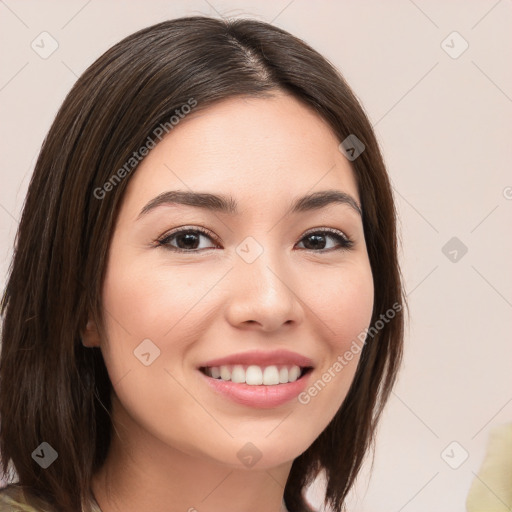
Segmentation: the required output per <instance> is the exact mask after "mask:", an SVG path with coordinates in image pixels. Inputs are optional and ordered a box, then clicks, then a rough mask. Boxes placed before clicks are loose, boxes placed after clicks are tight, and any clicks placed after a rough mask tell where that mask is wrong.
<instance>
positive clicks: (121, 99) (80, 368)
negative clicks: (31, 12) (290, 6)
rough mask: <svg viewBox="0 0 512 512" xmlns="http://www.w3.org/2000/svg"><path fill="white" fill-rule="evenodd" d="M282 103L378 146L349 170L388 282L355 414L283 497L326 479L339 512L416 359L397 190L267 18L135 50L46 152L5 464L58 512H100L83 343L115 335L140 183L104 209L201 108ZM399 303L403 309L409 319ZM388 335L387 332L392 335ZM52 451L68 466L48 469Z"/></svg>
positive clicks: (124, 50) (317, 71)
mask: <svg viewBox="0 0 512 512" xmlns="http://www.w3.org/2000/svg"><path fill="white" fill-rule="evenodd" d="M276 90H279V91H284V92H287V93H289V94H291V95H293V96H294V97H295V98H297V99H298V100H299V101H301V102H303V104H305V105H308V106H310V107H312V108H313V109H314V110H315V111H316V112H317V113H318V114H319V116H321V117H322V118H323V119H325V120H326V121H327V122H328V123H329V125H330V127H331V128H332V130H333V132H334V133H335V134H336V135H337V136H338V137H339V140H340V141H343V140H344V139H346V137H348V136H349V135H351V134H355V135H356V136H357V138H358V139H359V140H360V141H362V143H363V144H364V146H365V149H364V151H363V152H362V153H361V155H360V156H359V157H358V158H356V159H355V160H353V161H352V162H351V164H352V168H353V171H354V173H355V176H356V179H357V183H358V188H359V193H360V198H361V205H362V211H363V226H364V234H365V238H366V244H367V248H368V254H369V260H370V264H371V268H372V272H373V280H374V289H375V295H374V310H373V315H372V325H373V324H374V323H375V322H376V321H378V319H379V317H380V315H381V314H382V313H384V312H385V311H387V310H389V309H390V308H392V307H393V305H395V309H396V311H397V314H396V316H395V318H394V319H393V321H390V322H386V323H385V325H384V326H383V327H382V329H380V330H379V331H378V332H377V333H376V334H375V335H374V336H373V337H372V339H371V340H370V339H369V337H368V339H367V343H365V344H364V347H363V348H362V351H361V357H360V361H359V365H358V368H357V371H356V374H355V377H354V380H353V382H352V385H351V387H350V390H349V392H348V395H347V397H346V399H345V400H344V402H343V404H342V406H341V408H340V409H339V411H338V412H337V413H336V415H335V417H334V418H333V420H332V421H331V422H330V423H329V425H328V426H327V427H326V428H325V430H324V431H323V432H322V433H321V434H320V435H319V437H318V438H317V439H316V440H315V441H314V442H313V444H312V445H311V446H310V447H309V448H308V449H307V450H306V451H305V452H304V453H302V454H301V455H300V456H298V457H297V458H296V459H295V460H294V462H293V465H292V468H291V472H290V475H289V478H288V481H287V482H286V487H285V491H284V498H285V502H286V505H287V507H288V509H289V510H290V511H292V512H299V511H304V510H309V508H308V506H307V502H306V501H305V499H304V497H303V493H304V491H305V489H306V487H307V485H309V484H310V483H311V482H312V481H313V479H314V478H315V476H317V474H318V473H319V472H320V471H322V470H323V471H324V472H325V477H326V482H327V489H326V501H325V502H326V504H330V506H331V507H333V510H335V511H340V510H342V508H343V503H344V500H345V498H346V495H347V493H348V491H349V490H350V488H351V486H352V485H353V483H354V480H355V477H356V476H357V474H358V472H359V470H360V467H361V464H362V461H363V459H364V457H365V454H366V453H367V451H368V450H369V448H371V447H372V445H373V441H374V435H375V429H376V425H377V421H378V419H379V416H380V414H381V411H382V408H383V406H384V404H385V402H386V400H387V398H388V396H389V394H390V392H391V388H392V386H393V384H394V381H395V379H396V374H397V371H398V368H399V365H400V361H401V357H402V344H403V323H404V322H403V314H402V313H400V311H401V309H402V304H404V298H403V293H402V287H401V277H400V270H399V267H398V260H397V235H396V215H395V207H394V203H393V197H392V191H391V186H390V183H389V180H388V176H387V173H386V169H385V165H384V162H383V159H382V156H381V154H380V151H379V148H378V145H377V141H376V138H375V135H374V133H373V131H372V127H371V124H370V122H369V121H368V119H367V117H366V115H365V113H364V111H363V109H362V107H361V106H360V104H359V102H358V100H357V99H356V97H355V95H354V94H353V93H352V91H351V90H350V88H349V87H348V85H347V84H346V82H345V81H344V79H343V77H342V76H341V75H340V74H339V72H338V71H337V70H336V69H335V68H334V67H333V66H332V65H331V64H330V63H329V62H328V61H327V60H326V59H325V58H324V57H322V56H321V55H320V54H319V53H317V52H316V51H315V50H313V49H312V48H310V47H309V46H308V45H307V44H305V43H304V42H303V41H301V40H300V39H298V38H296V37H294V36H292V35H291V34H289V33H287V32H285V31H284V30H282V29H279V28H277V27H274V26H272V25H269V24H267V23H262V22H259V21H254V20H241V19H239V20H229V21H224V20H218V19H213V18H207V17H199V16H196V17H185V18H179V19H174V20H170V21H165V22H163V23H159V24H157V25H154V26H151V27H148V28H145V29H143V30H140V31H138V32H136V33H135V34H132V35H130V36H128V37H126V38H125V39H124V40H122V41H121V42H119V43H118V44H116V45H115V46H113V47H112V48H111V49H109V50H108V51H107V52H106V53H104V54H103V55H102V56H101V57H100V58H99V59H98V60H96V61H95V62H94V63H93V64H92V65H91V66H90V67H89V68H88V69H87V70H86V71H85V72H84V73H83V75H82V76H81V77H80V78H79V79H78V80H77V82H76V83H75V85H74V86H73V88H72V90H71V91H70V93H69V94H68V96H67V97H66V99H65V101H64V103H63V105H62V106H61V108H60V110H59V112H58V113H57V116H56V118H55V121H54V122H53V124H52V126H51V128H50V131H49V133H48V135H47V137H46V139H45V141H44V143H43V146H42V149H41V152H40V154H39V157H38V160H37V163H36V167H35V170H34V174H33V176H32V179H31V182H30V186H29V189H28V194H27V196H26V201H25V205H24V209H23V214H22V218H21V222H20V225H19V229H18V233H17V236H16V241H15V252H14V258H13V261H12V265H11V268H10V274H9V278H8V282H7V286H6V289H5V292H4V295H3V298H2V308H1V313H2V316H3V318H4V325H3V333H2V352H1V361H0V417H1V418H2V420H3V421H2V422H1V430H0V456H1V459H2V470H3V472H4V475H8V477H10V473H9V465H10V464H12V468H13V469H15V470H16V473H17V475H18V479H19V484H20V485H23V486H25V487H26V488H27V489H30V490H31V492H32V493H33V494H34V495H35V496H39V497H41V498H43V499H45V500H46V501H47V502H48V503H51V504H53V505H54V506H56V507H57V508H58V509H59V510H66V511H67V510H74V511H76V510H79V509H80V508H81V507H82V506H84V505H85V506H88V503H89V502H88V499H89V497H90V494H89V493H90V484H91V477H92V475H93V474H94V473H95V472H96V471H97V470H98V469H99V468H100V467H101V465H102V463H103V462H104V460H105V458H106V455H107V450H108V448H109V443H110V439H111V437H110V436H111V427H112V424H111V418H110V414H109V412H110V404H111V402H110V393H111V391H112V385H111V382H110V380H109V377H108V374H107V370H106V368H105V364H104V361H103V358H102V355H101V352H100V350H99V348H86V347H84V346H83V345H82V343H81V341H80V333H81V332H82V331H83V330H84V327H85V324H86V322H87V319H88V316H89V314H92V315H93V318H94V319H95V320H96V323H97V324H98V326H99V328H100V331H103V328H102V302H101V289H102V282H103V277H104V273H105V266H106V265H105V264H106V256H107V253H108V249H109V242H110V239H111V236H112V229H113V225H114V222H115V219H116V215H117V212H118V211H119V206H120V203H121V201H122V198H123V191H124V190H125V188H126V186H127V184H128V182H129V179H130V176H131V175H132V174H133V170H131V171H130V172H127V173H125V174H127V175H126V177H124V179H120V180H119V182H118V183H116V186H113V187H112V188H111V189H110V190H109V191H108V193H105V194H103V197H102V198H101V199H99V198H98V192H97V191H98V189H101V188H102V187H103V186H104V184H105V183H106V182H108V181H109V180H110V179H111V178H112V176H113V174H114V173H115V172H116V171H117V170H118V169H121V168H122V167H123V165H125V164H126V162H127V161H128V160H129V159H130V158H131V157H132V155H133V153H134V152H136V151H137V150H138V149H139V148H140V147H141V146H143V145H144V144H145V142H146V140H147V139H148V136H149V135H151V134H152V133H153V132H154V130H155V129H156V128H157V127H158V126H160V125H161V124H162V123H165V122H167V121H168V120H169V118H170V116H172V115H173V114H174V113H175V111H176V109H179V108H180V107H181V106H182V105H184V104H187V102H189V100H190V99H191V98H194V100H195V101H196V102H197V106H196V108H195V110H196V111H197V110H199V109H204V108H207V107H208V106H210V105H212V104H213V103H215V102H217V101H220V100H223V99H226V98H230V97H233V96H244V95H245V96H256V97H262V96H266V95H269V94H271V93H272V92H273V91H276ZM397 304H398V305H399V306H398V307H396V305H397ZM381 323H382V322H381ZM42 442H47V443H49V444H50V445H51V446H52V447H54V448H55V449H56V451H57V452H58V459H57V461H56V462H55V463H53V464H51V465H50V466H49V467H48V468H47V469H42V468H41V467H40V466H39V465H38V464H37V463H36V462H35V461H34V460H33V458H32V457H31V453H32V452H33V450H35V448H36V447H38V446H39V445H40V443H42Z"/></svg>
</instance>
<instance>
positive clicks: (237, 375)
mask: <svg viewBox="0 0 512 512" xmlns="http://www.w3.org/2000/svg"><path fill="white" fill-rule="evenodd" d="M231 382H240V383H244V382H245V372H244V367H243V366H240V365H238V364H237V365H235V366H233V371H232V372H231Z"/></svg>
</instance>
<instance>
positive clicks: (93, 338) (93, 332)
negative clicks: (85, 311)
mask: <svg viewBox="0 0 512 512" xmlns="http://www.w3.org/2000/svg"><path fill="white" fill-rule="evenodd" d="M81 338H82V345H83V346H84V347H99V346H100V336H99V333H98V328H97V326H96V323H95V322H94V321H93V320H90V319H89V321H88V322H87V325H86V326H85V330H84V331H83V332H82V336H81Z"/></svg>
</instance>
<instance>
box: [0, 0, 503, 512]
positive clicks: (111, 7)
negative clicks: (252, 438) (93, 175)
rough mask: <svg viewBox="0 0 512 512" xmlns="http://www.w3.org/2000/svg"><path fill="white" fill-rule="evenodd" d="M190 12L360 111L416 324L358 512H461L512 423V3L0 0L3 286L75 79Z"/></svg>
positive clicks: (353, 505) (358, 497)
mask: <svg viewBox="0 0 512 512" xmlns="http://www.w3.org/2000/svg"><path fill="white" fill-rule="evenodd" d="M190 14H206V15H213V16H220V15H222V16H249V17H255V18H258V19H261V20H264V21H271V22H273V23H274V24H275V25H277V26H279V27H282V28H284V29H286V30H288V31H290V32H292V33H293V34H295V35H297V36H299V37H301V38H303V39H304V40H305V41H307V42H308V43H310V44H311V45H312V46H313V47H314V48H316V49H317V50H318V51H320V52H321V53H323V54H324V55H325V56H326V57H327V58H329V59H330V60H331V61H332V62H333V63H334V64H335V65H336V66H337V67H338V68H339V69H340V70H341V71H342V73H343V74H344V75H345V77H346V78H347V80H348V81H349V83H350V85H351V86H352V87H353V88H354V90H355V91H356V93H357V95H358V96H359V97H360V99H361V100H362V102H363V104H364V106H365V108H366V110H367V112H368V115H369V117H370V119H371V120H372V123H373V124H374V127H375V130H376V132H377V136H378V138H379V140H380V142H381V145H382V149H383V152H384V156H385V159H386V162H387V165H388V168H389V172H390V175H391V178H392V181H393V184H394V188H395V194H396V201H397V205H398V208H399V212H400V216H401V229H402V238H403V271H404V276H405V282H406V289H407V292H408V299H409V304H410V315H411V322H410V326H409V329H408V333H407V340H406V342H407V345H406V355H405V363H404V367H403V369H402V372H401V375H400V381H399V383H398V385H397V387H396V388H395V393H394V395H393V397H392V399H391V401H390V403H389V405H388V407H387V410H386V414H385V417H384V419H383V422H382V424H381V428H380V430H379V435H378V439H377V453H376V458H375V468H374V472H373V476H372V478H371V479H368V474H367V473H368V469H369V465H367V466H366V467H365V471H364V472H363V474H362V477H361V479H360V481H359V484H358V486H357V489H356V492H354V493H353V495H352V497H351V500H350V511H353V512H363V511H371V512H374V511H375V512H376V511H397V512H398V511H405V512H407V511H415V512H422V511H425V512H427V511H428V512H431V511H432V510H436V512H442V511H450V512H454V511H462V510H464V501H465V497H466V495H467V492H468V490H469V486H470V483H471V481H472V479H473V478H474V472H477V471H478V469H479V467H480V464H481V462H482V458H483V454H484V450H485V445H486V442H487V437H488V434H489V432H490V430H491V428H492V427H493V426H494V425H499V424H503V423H505V422H510V421H512V386H511V380H512V379H511V361H512V346H511V343H510V332H511V331H512V321H511V308H512V280H511V272H510V261H512V258H511V256H512V237H511V236H510V219H511V211H512V176H511V174H510V162H511V160H512V159H511V157H512V144H511V134H512V116H511V114H512V67H510V62H512V41H511V35H510V27H511V26H512V24H511V22H512V2H511V1H510V0H501V1H495V0H489V1H487V0H485V1H484V0H479V1H476V0H472V1H462V0H459V1H450V2H445V1H440V0H439V1H426V0H414V2H413V1H412V0H410V1H408V0H393V1H386V2H378V1H376V0H374V1H360V2H356V1H340V2H334V1H325V0H324V1H315V2H307V1H305V0H294V1H293V0H292V1H291V2H290V1H289V0H284V1H275V2H256V1H241V0H238V1H237V0H232V1H220V0H210V1H208V2H207V1H205V0H197V1H187V2H185V1H179V2H170V1H153V2H147V1H129V2H120V1H112V0H109V1H100V0H92V1H89V2H87V1H85V0H84V1H60V2H57V1H44V2H43V1H22V0H4V1H0V43H1V45H0V48H1V50H0V51H1V55H0V59H1V61H0V109H1V117H0V118H1V120H2V121H1V128H0V129H1V133H0V144H1V147H0V149H1V155H2V165H1V169H2V170H1V187H0V262H1V264H0V286H1V287H2V289H3V287H4V285H5V278H6V274H7V270H8V262H9V259H10V257H11V254H12V243H13V240H14V235H15V231H16V227H17V220H16V219H18V218H19V216H20V211H21V207H22V204H23V200H24V197H25V194H26V190H27V186H28V180H29V178H30V175H31V173H32V170H33V165H34V159H35V157H36V155H37V153H38V150H39V148H40V145H41V143H42V141H43V138H44V136H45V134H46V132H47V130H48V128H49V126H50V123H51V122H52V120H53V117H54V115H55V113H56V111H57V109H58V107H59V106H60V104H61V102H62V100H63V99H64V96H65V94H66V93H67V92H68V91H69V89H70V88H71V86H72V84H73V83H74V82H75V80H76V78H77V76H79V75H80V74H81V73H82V72H83V71H84V70H85V68H86V67H87V66H88V65H89V64H90V63H92V62H93V61H94V60H95V59H96V58H97V57H98V56H99V55H100V54H101V53H102V52H104V51H105V50H106V49H107V48H109V47H110V46H111V45H112V44H114V43H116V42H117V41H119V40H120V39H122V38H123V37H124V36H126V35H128V34H130V33H132V32H134V31H136V30H138V29H140V28H142V27H146V26H148V25H150V24H153V23H157V22H160V21H162V20H165V19H170V18H175V17H178V16H182V15H190ZM43 31H47V32H48V33H49V34H51V36H52V37H53V38H54V39H55V40H56V41H57V42H58V45H59V46H58V49H57V50H56V51H55V53H53V54H52V55H51V56H49V57H48V58H47V59H42V58H41V57H40V56H39V55H38V54H37V53H36V52H35V51H34V50H33V49H32V48H31V42H32V41H34V40H36V43H37V41H38V40H39V39H37V38H38V36H39V34H40V33H41V32H43ZM453 31H457V32H458V33H459V34H460V36H461V37H462V38H463V39H461V38H460V37H459V36H457V35H455V36H454V35H451V36H450V37H448V36H449V35H450V34H451V33H452V32H453ZM447 37H448V39H447ZM444 40H446V42H445V43H444V44H442V42H443V41H444ZM464 40H465V41H467V43H468V44H469V47H468V49H467V50H466V51H465V52H464V53H462V54H461V55H460V56H458V58H452V57H451V56H450V55H449V54H448V53H447V51H448V52H451V53H452V55H455V54H456V53H458V51H460V50H461V49H463V45H464ZM45 47H46V48H49V40H48V44H47V45H45ZM445 50H446V51H445ZM507 63H508V64H507ZM507 224H508V226H507ZM507 228H508V229H507ZM452 237H457V239H458V240H459V241H456V242H455V243H456V244H459V247H457V245H455V246H453V247H452V246H448V248H447V249H446V250H445V252H446V253H447V255H448V256H445V254H444V253H443V251H442V248H443V247H444V246H445V244H446V243H447V242H448V241H449V240H450V239H451V238H452ZM461 242H462V243H463V244H464V245H465V246H466V247H467V249H468V251H467V253H466V254H465V255H463V256H462V252H461V250H460V243H461ZM454 250H455V251H456V252H453V251H454ZM450 251H451V252H450ZM455 257H456V258H457V260H456V261H451V260H450V258H451V259H453V258H455ZM507 262H509V263H508V264H507ZM452 441H457V443H459V445H460V447H459V446H456V447H455V448H454V451H451V449H449V450H448V454H449V455H450V456H451V457H448V458H447V457H446V456H445V458H446V459H447V460H449V461H450V462H451V464H452V465H454V461H455V463H456V462H457V461H459V460H460V459H459V458H460V457H461V456H462V454H463V451H462V450H465V451H467V452H468V454H469V457H468V459H467V460H466V461H465V462H464V463H463V464H462V465H461V466H460V467H459V468H458V469H452V468H451V467H449V465H448V464H447V462H445V460H444V459H443V457H442V456H441V454H442V452H443V450H444V449H445V448H446V447H447V446H448V445H449V444H450V443H451V442H452ZM313 491H314V490H313ZM318 492H320V487H318V488H317V490H316V492H311V494H310V497H311V499H312V500H313V502H315V501H316V500H317V498H316V497H315V496H316V495H317V493H318Z"/></svg>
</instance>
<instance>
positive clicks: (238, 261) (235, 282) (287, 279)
mask: <svg viewBox="0 0 512 512" xmlns="http://www.w3.org/2000/svg"><path fill="white" fill-rule="evenodd" d="M230 274H231V276H230V279H231V282H230V287H229V288H230V297H229V299H228V306H227V310H226V316H227V320H228V321H229V322H230V323H231V324H232V325H233V326H235V327H237V328H244V329H247V328H250V329H259V330H263V331H269V332H270V331H275V330H278V329H279V328H281V326H283V325H290V326H291V325H292V324H299V323H300V322H301V321H302V319H303V316H304V315H303V313H304V311H303V307H302V301H301V299H300V298H299V296H298V294H299V293H300V290H299V289H298V288H299V284H298V283H299V280H298V278H299V276H298V275H296V274H294V272H293V269H291V267H290V265H289V264H288V265H286V261H285V255H283V254H282V253H281V254H277V252H271V251H270V250H268V249H265V250H264V251H263V253H262V254H261V255H260V256H259V257H258V258H257V259H256V260H255V261H253V262H252V263H247V261H244V259H243V258H239V257H236V258H235V263H234V268H233V270H232V271H231V272H230Z"/></svg>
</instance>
